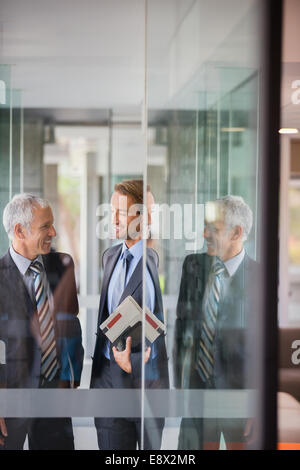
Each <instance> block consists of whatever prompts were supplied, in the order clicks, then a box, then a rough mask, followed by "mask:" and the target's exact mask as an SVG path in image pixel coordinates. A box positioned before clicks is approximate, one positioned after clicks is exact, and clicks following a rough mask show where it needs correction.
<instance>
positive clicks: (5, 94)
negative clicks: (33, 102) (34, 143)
mask: <svg viewBox="0 0 300 470" xmlns="http://www.w3.org/2000/svg"><path fill="white" fill-rule="evenodd" d="M10 106H11V95H10V67H9V66H8V65H0V119H1V121H0V133H1V134H0V178H1V184H0V191H1V198H0V208H1V213H2V212H3V209H4V207H5V205H6V204H7V202H8V200H9V195H10V194H9V191H10V188H9V181H10V178H9V166H10V136H11V132H12V129H11V120H10V117H11V116H10ZM7 247H8V241H7V236H6V234H5V231H4V229H3V227H2V224H1V227H0V248H1V253H3V252H4V251H5V249H7Z"/></svg>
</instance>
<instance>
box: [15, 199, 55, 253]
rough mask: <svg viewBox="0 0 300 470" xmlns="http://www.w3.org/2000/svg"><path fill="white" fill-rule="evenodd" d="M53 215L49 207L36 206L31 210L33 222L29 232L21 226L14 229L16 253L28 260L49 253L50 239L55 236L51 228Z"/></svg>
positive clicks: (18, 225)
mask: <svg viewBox="0 0 300 470" xmlns="http://www.w3.org/2000/svg"><path fill="white" fill-rule="evenodd" d="M53 222H54V219H53V214H52V210H51V208H50V207H45V208H43V207H41V206H36V207H34V208H33V220H32V222H31V225H30V230H26V229H25V228H24V227H22V225H20V224H17V225H16V227H15V235H16V236H15V240H14V242H15V241H16V242H17V244H18V248H19V250H18V249H17V251H19V252H20V248H21V251H22V253H21V254H22V255H23V256H25V257H26V258H28V259H35V258H36V257H37V256H38V255H46V254H48V253H49V252H50V248H51V241H52V238H53V237H55V236H56V231H55V228H54V226H53ZM14 247H15V243H14Z"/></svg>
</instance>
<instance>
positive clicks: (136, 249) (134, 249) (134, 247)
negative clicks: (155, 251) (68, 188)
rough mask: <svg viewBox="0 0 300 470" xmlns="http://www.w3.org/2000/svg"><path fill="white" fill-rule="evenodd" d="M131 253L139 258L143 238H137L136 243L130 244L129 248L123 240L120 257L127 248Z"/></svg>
mask: <svg viewBox="0 0 300 470" xmlns="http://www.w3.org/2000/svg"><path fill="white" fill-rule="evenodd" d="M128 249H129V251H130V253H131V254H132V256H133V257H134V258H136V259H137V260H139V259H140V258H141V257H142V256H143V240H139V241H138V242H137V243H135V244H134V245H132V247H131V248H127V246H126V243H125V241H124V242H123V246H122V253H121V258H122V257H123V253H124V251H126V250H128Z"/></svg>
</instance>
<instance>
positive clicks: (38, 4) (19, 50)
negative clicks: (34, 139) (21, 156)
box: [0, 0, 255, 114]
mask: <svg viewBox="0 0 300 470" xmlns="http://www.w3.org/2000/svg"><path fill="white" fill-rule="evenodd" d="M254 4H255V0H243V1H242V2H241V1H240V0H210V1H209V2H208V1H207V0H148V23H147V24H148V44H147V46H148V47H147V50H148V65H149V77H148V78H149V82H148V83H149V100H150V104H151V105H152V106H153V107H156V108H160V107H161V108H162V107H164V106H165V105H166V103H168V104H170V103H171V102H172V100H174V103H176V96H177V95H178V94H180V92H181V91H182V90H184V89H185V87H186V86H187V85H188V83H190V82H191V83H192V80H193V78H194V79H195V73H197V72H198V71H199V70H200V68H201V66H202V65H203V63H205V62H207V61H208V60H209V58H210V57H212V56H213V55H214V54H215V57H216V60H219V58H218V54H216V51H217V50H218V47H219V46H220V44H222V43H224V41H225V39H226V38H228V37H229V36H230V34H231V33H232V32H233V31H235V28H237V25H239V24H241V22H242V20H243V18H244V17H245V15H247V13H248V12H249V9H250V8H251V7H252V6H253V5H254ZM249 34H253V31H244V32H243V35H242V36H236V39H235V43H230V47H229V49H228V51H227V55H228V62H227V63H226V65H232V66H235V65H236V63H235V61H236V59H235V57H234V56H237V57H238V56H242V63H241V64H240V65H241V66H243V60H245V62H247V60H248V59H249V57H248V55H249V52H248V51H249V47H248V42H247V39H248V37H249ZM144 46H145V2H144V1H143V0H85V2H83V1H82V0H1V4H0V56H1V63H2V64H12V86H13V87H14V88H18V89H21V90H22V102H23V106H24V107H25V108H52V109H53V108H54V109H65V108H69V109H70V108H71V109H85V110H99V109H106V108H113V109H115V110H117V111H118V112H120V113H123V114H124V112H126V110H128V113H132V112H136V113H137V114H140V109H141V105H142V101H143V96H144V78H145V76H144V65H145V53H144V51H145V47H144ZM182 46H183V47H182ZM241 47H242V54H240V49H239V51H237V48H241ZM237 52H238V53H237ZM251 60H252V59H251ZM226 61H227V58H226ZM205 86H207V83H206V84H205ZM193 100H194V98H193ZM194 101H195V100H194ZM176 105H177V103H176ZM189 105H190V103H186V106H189ZM124 110H125V111H124Z"/></svg>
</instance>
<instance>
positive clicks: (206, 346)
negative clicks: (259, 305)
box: [196, 261, 225, 382]
mask: <svg viewBox="0 0 300 470" xmlns="http://www.w3.org/2000/svg"><path fill="white" fill-rule="evenodd" d="M224 271H225V266H224V264H223V263H222V262H221V261H217V262H216V263H215V264H214V265H213V266H212V271H211V281H210V287H209V290H208V294H207V297H206V299H205V301H204V304H203V322H202V325H201V332H200V342H199V347H198V350H197V353H196V368H197V370H198V372H199V374H200V377H201V378H202V380H203V381H204V382H207V381H208V380H209V379H210V378H211V377H212V375H213V370H214V356H213V343H214V338H215V332H216V321H217V316H218V309H219V303H220V298H221V295H222V280H223V279H222V277H223V273H224Z"/></svg>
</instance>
